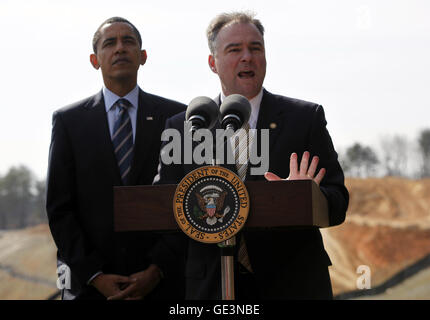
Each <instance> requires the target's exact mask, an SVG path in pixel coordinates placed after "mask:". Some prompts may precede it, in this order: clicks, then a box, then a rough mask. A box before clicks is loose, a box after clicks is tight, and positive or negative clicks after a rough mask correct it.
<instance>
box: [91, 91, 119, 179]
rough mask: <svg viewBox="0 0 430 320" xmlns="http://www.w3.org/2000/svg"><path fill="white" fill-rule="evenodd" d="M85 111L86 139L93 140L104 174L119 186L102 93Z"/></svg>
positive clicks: (98, 94)
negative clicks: (107, 174)
mask: <svg viewBox="0 0 430 320" xmlns="http://www.w3.org/2000/svg"><path fill="white" fill-rule="evenodd" d="M85 109H86V110H87V111H88V112H87V117H86V118H87V119H88V125H87V127H88V128H89V133H88V137H89V138H91V139H94V143H93V145H94V148H95V149H94V154H95V155H96V157H97V159H99V160H98V161H97V163H98V164H99V165H100V166H104V167H105V168H104V172H109V174H111V175H112V180H113V182H114V184H115V185H121V184H122V182H121V176H120V173H119V168H118V164H117V161H116V157H115V153H114V150H113V144H112V140H111V136H110V132H109V124H108V120H107V114H106V108H105V103H104V99H103V93H102V91H100V92H99V93H97V94H96V95H95V96H94V99H93V100H90V101H89V103H88V104H87V105H86V106H85Z"/></svg>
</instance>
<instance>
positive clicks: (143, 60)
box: [140, 50, 148, 66]
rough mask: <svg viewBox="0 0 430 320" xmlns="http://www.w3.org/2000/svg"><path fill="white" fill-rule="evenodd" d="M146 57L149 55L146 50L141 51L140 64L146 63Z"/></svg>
mask: <svg viewBox="0 0 430 320" xmlns="http://www.w3.org/2000/svg"><path fill="white" fill-rule="evenodd" d="M146 59H148V55H147V54H146V50H142V51H140V65H142V66H143V65H144V64H145V63H146Z"/></svg>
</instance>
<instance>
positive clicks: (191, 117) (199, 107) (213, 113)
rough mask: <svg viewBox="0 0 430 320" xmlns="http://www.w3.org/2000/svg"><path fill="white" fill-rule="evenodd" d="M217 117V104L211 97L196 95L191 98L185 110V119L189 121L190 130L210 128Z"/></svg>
mask: <svg viewBox="0 0 430 320" xmlns="http://www.w3.org/2000/svg"><path fill="white" fill-rule="evenodd" d="M218 118H219V108H218V105H217V104H216V103H215V101H213V100H212V99H211V98H208V97H204V96H201V97H197V98H194V99H193V100H191V102H190V103H189V105H188V108H187V111H186V112H185V120H187V121H189V122H191V132H195V131H196V130H198V129H203V128H207V129H211V128H212V127H213V126H214V125H215V123H216V122H217V121H218Z"/></svg>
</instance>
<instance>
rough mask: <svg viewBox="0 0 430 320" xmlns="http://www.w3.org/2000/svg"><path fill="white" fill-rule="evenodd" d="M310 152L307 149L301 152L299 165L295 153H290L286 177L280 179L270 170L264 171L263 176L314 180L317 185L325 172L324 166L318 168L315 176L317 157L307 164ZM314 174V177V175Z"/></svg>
mask: <svg viewBox="0 0 430 320" xmlns="http://www.w3.org/2000/svg"><path fill="white" fill-rule="evenodd" d="M309 157H310V154H309V152H308V151H305V152H304V153H303V157H302V161H301V162H300V167H299V166H298V163H297V154H296V153H292V154H291V157H290V175H289V176H288V178H287V179H282V178H280V177H278V176H277V175H276V174H274V173H272V172H266V173H265V174H264V177H265V178H266V179H267V180H268V181H276V180H314V181H315V183H316V184H317V185H319V184H320V183H321V180H322V179H323V178H324V175H325V173H326V170H325V168H322V169H320V171H319V172H318V174H317V175H316V176H315V172H316V170H317V167H318V162H319V157H318V156H314V157H313V158H312V162H311V164H310V165H309ZM314 176H315V177H314Z"/></svg>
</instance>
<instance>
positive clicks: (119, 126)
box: [112, 99, 133, 185]
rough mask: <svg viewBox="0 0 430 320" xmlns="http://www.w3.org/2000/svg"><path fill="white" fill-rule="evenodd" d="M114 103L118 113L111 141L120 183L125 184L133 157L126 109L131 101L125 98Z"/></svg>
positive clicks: (131, 134)
mask: <svg viewBox="0 0 430 320" xmlns="http://www.w3.org/2000/svg"><path fill="white" fill-rule="evenodd" d="M115 105H116V107H117V108H118V109H119V113H118V116H117V119H116V120H115V124H114V127H113V135H112V143H113V147H114V150H115V156H116V159H117V162H118V167H119V173H120V175H121V180H122V183H123V184H124V185H127V184H128V181H129V174H130V169H131V162H132V159H133V129H132V127H131V120H130V116H129V114H128V111H127V109H128V108H129V107H131V103H130V102H129V101H128V100H126V99H119V100H118V101H117V102H116V103H115Z"/></svg>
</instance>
